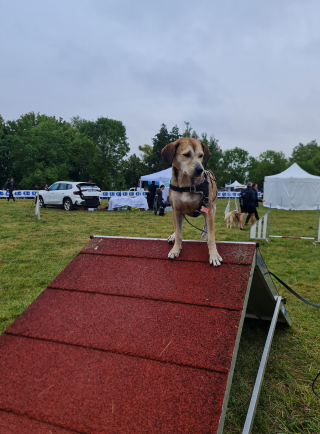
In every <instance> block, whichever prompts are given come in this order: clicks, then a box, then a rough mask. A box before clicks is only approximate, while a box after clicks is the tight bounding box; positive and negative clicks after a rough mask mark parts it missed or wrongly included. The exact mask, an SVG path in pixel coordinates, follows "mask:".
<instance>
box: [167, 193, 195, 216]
mask: <svg viewBox="0 0 320 434" xmlns="http://www.w3.org/2000/svg"><path fill="white" fill-rule="evenodd" d="M171 193H172V194H171V197H170V199H171V203H172V207H173V208H174V209H175V210H176V211H179V212H182V213H184V214H189V213H193V212H194V211H195V210H196V209H198V208H199V205H200V202H201V200H202V194H201V193H177V192H174V191H172V192H171Z"/></svg>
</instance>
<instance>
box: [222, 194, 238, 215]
mask: <svg viewBox="0 0 320 434" xmlns="http://www.w3.org/2000/svg"><path fill="white" fill-rule="evenodd" d="M234 207H235V208H234V209H235V210H236V211H238V202H237V198H236V197H235V198H234ZM232 211H233V210H232ZM228 212H230V198H229V200H228V203H227V206H226V209H225V210H224V216H226V215H227V214H228Z"/></svg>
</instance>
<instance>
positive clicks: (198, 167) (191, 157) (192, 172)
mask: <svg viewBox="0 0 320 434" xmlns="http://www.w3.org/2000/svg"><path fill="white" fill-rule="evenodd" d="M161 155H162V157H163V158H164V159H165V160H166V162H167V163H168V164H169V165H170V166H171V165H172V166H173V167H175V168H176V169H178V170H180V171H181V172H183V173H184V174H186V175H188V176H191V177H198V176H200V175H201V174H202V172H203V164H204V165H206V164H207V162H208V160H209V158H210V151H209V149H208V148H207V146H206V145H204V144H203V143H201V142H199V140H195V139H190V138H188V137H181V138H180V139H178V140H176V141H175V142H172V143H169V144H168V145H166V146H165V147H164V148H163V149H162V151H161Z"/></svg>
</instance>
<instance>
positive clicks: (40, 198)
mask: <svg viewBox="0 0 320 434" xmlns="http://www.w3.org/2000/svg"><path fill="white" fill-rule="evenodd" d="M39 207H40V208H45V207H46V205H45V204H44V201H43V198H42V196H40V197H39Z"/></svg>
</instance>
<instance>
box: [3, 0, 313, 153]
mask: <svg viewBox="0 0 320 434" xmlns="http://www.w3.org/2000/svg"><path fill="white" fill-rule="evenodd" d="M0 16H1V25H0V38H1V39H0V59H1V68H0V78H1V79H0V114H1V115H2V116H3V118H4V119H5V120H13V119H17V118H19V116H20V115H22V114H25V113H27V112H30V111H34V112H36V113H37V112H40V113H43V114H46V115H49V116H53V115H55V116H56V117H62V118H64V119H65V120H67V121H69V120H70V118H71V117H73V116H76V115H79V116H80V117H82V118H84V119H88V120H95V119H97V118H98V117H101V116H105V117H108V118H111V119H116V120H121V121H122V122H123V123H124V125H125V126H126V129H127V136H128V141H129V144H130V148H131V153H133V152H136V153H137V152H138V146H139V145H143V144H145V143H148V144H150V145H151V144H152V140H151V139H152V137H154V136H155V134H157V133H158V132H159V129H160V126H161V124H162V123H165V124H166V125H167V127H168V129H169V130H171V129H172V127H173V126H174V125H177V126H178V127H179V129H180V132H182V131H183V128H184V121H188V122H190V124H191V126H192V127H193V128H194V129H195V130H196V132H197V133H198V134H200V133H201V132H207V133H208V135H214V136H215V137H216V138H217V139H218V140H219V144H220V146H221V148H222V149H232V148H234V147H236V146H238V147H240V148H243V149H246V150H247V151H249V153H250V155H252V156H255V157H257V156H258V155H259V154H260V153H261V152H263V151H266V150H269V149H272V150H276V151H280V150H281V151H283V152H284V153H285V154H286V156H290V154H291V151H292V149H293V147H294V146H296V145H298V144H299V142H302V143H304V144H306V143H307V142H309V141H311V140H318V141H320V138H319V131H320V116H319V115H320V26H319V18H320V2H319V0H314V1H313V0H297V1H296V0H268V1H259V0H241V1H239V0H234V1H231V0H223V1H222V0H220V1H215V0H211V1H207V0H197V1H195V0H192V1H191V0H169V1H168V0H161V1H159V0H158V1H154V0H63V1H62V0H55V1H52V0H28V1H26V0H0Z"/></svg>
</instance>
